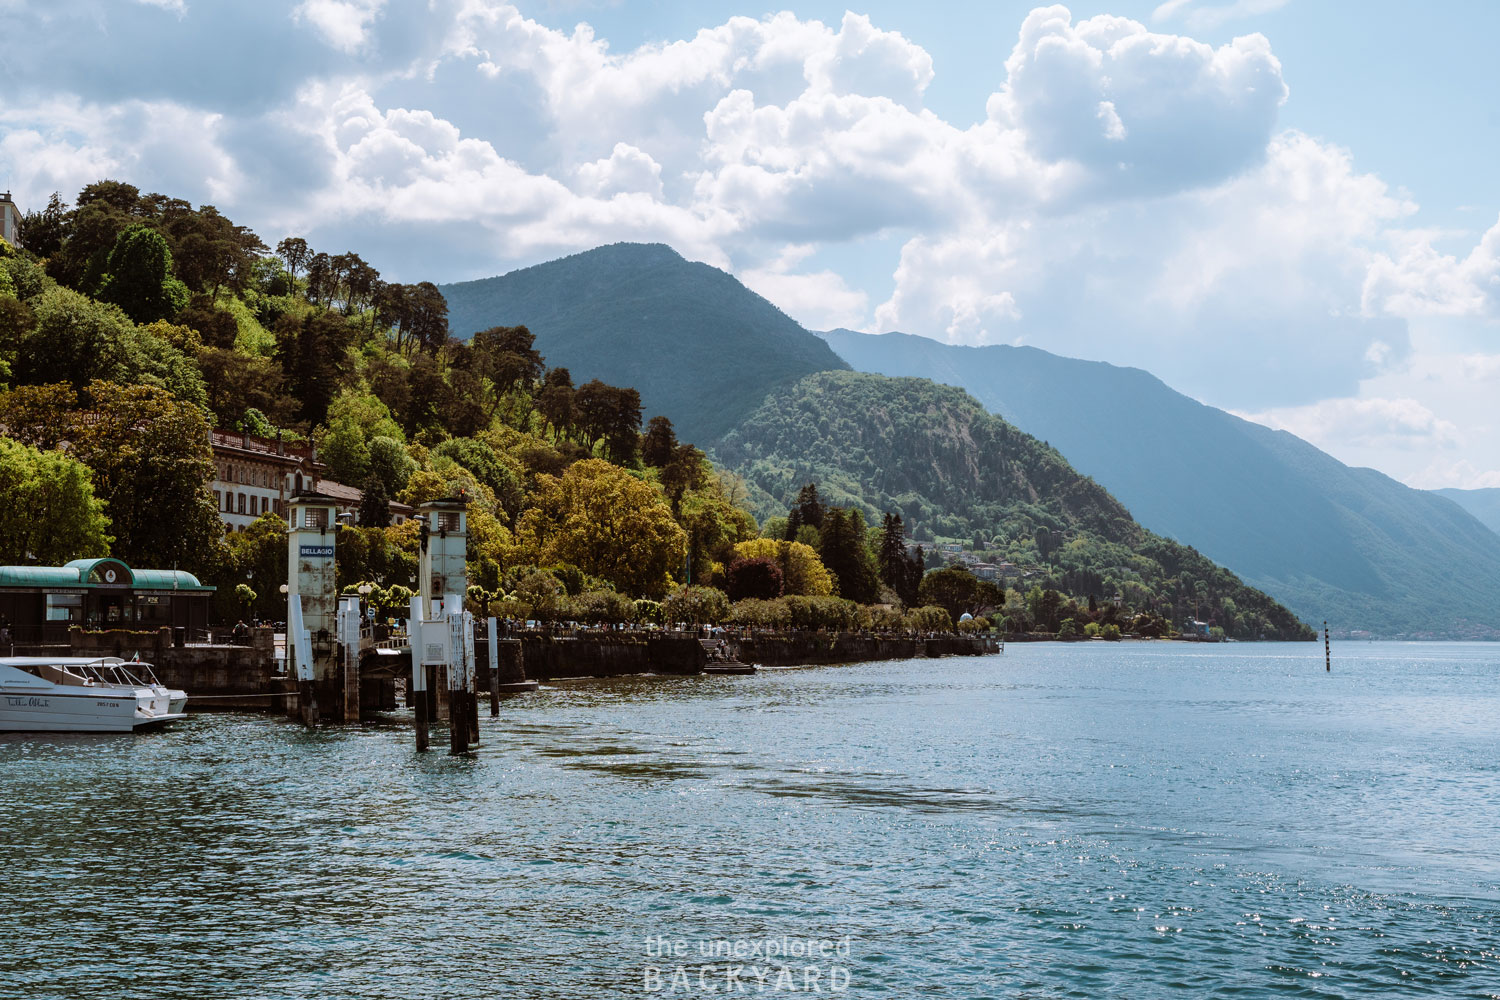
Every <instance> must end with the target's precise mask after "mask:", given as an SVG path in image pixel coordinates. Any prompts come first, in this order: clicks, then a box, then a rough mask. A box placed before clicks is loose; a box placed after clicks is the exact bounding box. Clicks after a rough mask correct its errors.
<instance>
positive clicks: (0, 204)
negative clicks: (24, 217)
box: [0, 191, 21, 246]
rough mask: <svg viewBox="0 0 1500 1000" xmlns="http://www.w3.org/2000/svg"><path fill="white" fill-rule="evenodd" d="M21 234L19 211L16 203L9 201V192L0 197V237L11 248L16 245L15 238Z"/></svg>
mask: <svg viewBox="0 0 1500 1000" xmlns="http://www.w3.org/2000/svg"><path fill="white" fill-rule="evenodd" d="M20 234H21V210H20V209H19V208H17V207H16V203H15V202H13V201H11V200H10V192H9V191H7V192H5V193H4V194H3V195H0V237H4V238H5V242H7V243H9V244H10V245H11V246H15V245H16V238H17V237H18V236H20Z"/></svg>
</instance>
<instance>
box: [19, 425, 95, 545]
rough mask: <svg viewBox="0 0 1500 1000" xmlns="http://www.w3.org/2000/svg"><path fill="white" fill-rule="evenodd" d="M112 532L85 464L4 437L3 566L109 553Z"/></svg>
mask: <svg viewBox="0 0 1500 1000" xmlns="http://www.w3.org/2000/svg"><path fill="white" fill-rule="evenodd" d="M108 528H109V518H108V517H106V516H105V510H104V501H102V500H101V499H100V498H98V497H96V496H95V495H94V487H93V482H92V477H91V476H90V473H89V470H88V468H87V467H86V466H85V465H84V464H83V463H82V462H79V461H77V460H75V459H73V458H70V457H69V456H68V455H65V454H64V453H62V452H60V451H39V450H37V449H36V448H32V447H29V446H27V445H24V444H21V443H20V442H18V441H13V440H11V439H10V438H6V437H0V564H10V565H19V564H24V563H41V564H42V565H44V566H60V565H62V564H63V563H65V562H67V561H69V560H70V559H81V558H84V557H86V556H102V555H107V554H108V553H109V543H110V538H109V535H108V534H107V533H106V532H107V530H108Z"/></svg>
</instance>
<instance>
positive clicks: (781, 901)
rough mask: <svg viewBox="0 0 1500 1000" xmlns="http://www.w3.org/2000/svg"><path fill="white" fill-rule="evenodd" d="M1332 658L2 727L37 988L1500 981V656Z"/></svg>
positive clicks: (163, 992)
mask: <svg viewBox="0 0 1500 1000" xmlns="http://www.w3.org/2000/svg"><path fill="white" fill-rule="evenodd" d="M1322 652H1323V651H1322V646H1321V644H1319V645H1317V646H1316V647H1315V646H1313V645H1312V644H1303V645H1295V646H1293V645H1287V646H1258V645H1239V646H1235V645H1228V646H1218V647H1186V648H1184V647H1182V646H1166V645H1130V644H1122V645H1115V644H1103V643H1093V644H1087V645H1083V644H1080V645H1068V646H1058V645H1050V644H1047V645H1013V646H1010V647H1009V648H1008V649H1007V651H1006V652H1005V653H1004V654H1003V655H1002V656H995V657H989V658H984V659H944V660H928V661H908V662H901V663H877V664H866V665H857V666H850V667H826V668H816V669H802V670H777V671H766V672H763V673H761V674H759V675H758V676H754V677H700V678H654V677H653V678H626V679H620V680H614V681H587V682H572V683H562V684H559V685H557V686H555V687H553V688H551V689H548V690H543V691H542V692H540V693H538V694H535V695H529V696H524V697H520V698H516V699H514V700H511V701H508V702H507V703H505V704H504V705H503V706H502V708H501V713H500V716H499V718H496V719H491V718H489V716H488V708H487V706H486V707H485V708H484V709H483V710H482V712H483V718H482V719H481V727H482V734H481V740H482V744H483V745H482V747H481V749H480V750H479V751H478V753H477V754H476V755H474V756H473V757H472V758H450V757H448V756H446V755H445V754H444V753H441V752H438V751H434V752H430V753H428V754H425V755H421V756H418V755H417V754H416V753H414V752H413V749H412V742H411V736H410V729H409V716H406V715H405V714H403V713H396V714H393V715H391V716H389V717H386V718H383V719H381V720H379V721H376V722H372V723H369V724H367V725H365V726H364V727H361V728H329V729H324V730H319V731H317V732H315V733H308V732H306V731H304V730H302V729H301V728H300V727H298V726H297V725H295V724H293V723H291V722H289V721H286V720H281V719H274V718H270V717H265V716H254V715H204V716H196V717H194V718H192V719H190V720H188V721H186V722H184V723H179V724H177V725H176V726H175V728H173V729H171V730H169V731H165V732H158V733H152V734H143V735H138V736H123V737H81V736H74V737H61V736H59V737H43V738H37V737H21V736H17V735H0V837H3V844H4V851H3V858H4V861H5V864H4V871H3V876H0V940H3V941H4V947H0V996H5V997H11V996H15V997H28V998H41V997H54V996H56V997H85V996H87V997H137V996H139V997H145V996H194V997H256V998H280V997H314V996H317V997H329V998H342V997H424V996H452V997H474V998H477V997H492V996H507V997H511V996H514V997H567V998H581V997H616V996H622V997H629V996H677V997H682V996H719V997H722V996H724V995H725V990H726V988H727V987H726V983H728V982H730V981H729V980H727V979H725V978H724V976H725V975H726V973H725V972H724V969H725V967H726V966H727V965H728V964H729V963H728V961H727V960H724V959H714V958H711V957H702V956H700V955H699V953H698V951H697V948H698V943H699V942H701V941H713V940H718V939H727V940H729V941H730V942H733V941H736V940H738V941H741V942H764V941H765V940H767V939H772V940H774V941H780V940H781V938H782V936H783V935H785V936H786V937H787V939H788V940H790V939H792V938H796V939H799V940H800V939H805V938H817V939H839V938H845V936H847V940H846V943H845V945H844V947H845V949H846V954H844V955H839V954H838V953H836V952H835V953H834V955H833V956H832V957H828V958H824V957H819V958H817V959H814V960H803V959H797V960H786V961H782V960H780V959H778V960H775V961H771V960H767V959H764V958H760V957H756V958H752V959H747V960H745V964H747V965H753V966H756V967H761V968H762V969H763V971H764V970H765V969H771V970H775V969H776V968H778V967H779V966H781V965H786V966H790V967H795V968H797V969H801V968H803V967H805V966H807V965H808V964H809V962H810V961H811V962H812V964H813V965H814V966H815V967H817V968H818V969H819V972H820V974H823V975H835V977H836V975H837V974H836V973H832V972H831V970H832V969H834V968H835V967H840V968H843V969H845V970H846V975H847V977H848V987H847V989H846V990H844V991H843V995H846V996H852V997H867V996H891V997H903V998H904V997H918V996H942V997H960V998H971V997H1105V996H1111V997H1112V996H1120V997H1159V996H1169V995H1179V996H1184V997H1262V996H1265V997H1270V996H1276V997H1282V996H1291V997H1350V996H1391V997H1413V996H1465V997H1467V996H1478V997H1485V996H1490V997H1495V996H1500V822H1497V821H1500V648H1497V647H1495V646H1486V645H1430V644H1429V645H1404V644H1362V645H1356V644H1352V643H1351V644H1345V645H1344V646H1342V648H1340V647H1338V646H1336V647H1335V650H1334V653H1335V663H1334V672H1333V673H1332V674H1326V673H1325V672H1324V670H1323V663H1322ZM445 744H446V737H445V734H444V733H443V732H442V731H435V732H434V737H433V745H434V746H435V747H437V746H444V745H445ZM658 936H660V937H661V938H662V939H665V940H666V941H668V942H682V943H683V944H684V946H685V949H686V950H685V954H684V956H683V957H669V958H662V957H659V956H657V955H655V954H648V952H647V939H648V938H650V939H652V940H653V941H654V940H655V939H656V938H657V937H658ZM736 964H739V963H736ZM677 965H682V966H684V967H685V970H686V974H687V975H689V976H690V977H691V990H687V989H684V988H683V984H684V983H686V982H688V980H687V979H683V978H679V979H678V980H676V987H675V989H674V982H673V980H672V979H671V978H670V977H671V975H672V973H673V970H674V968H675V966H677ZM652 969H659V970H661V971H660V973H659V975H660V976H661V978H660V979H659V980H653V979H652V978H651V976H652ZM704 970H708V971H707V972H706V974H705V978H704V979H702V980H701V981H700V980H699V978H698V977H699V975H700V973H703V971H704ZM797 974H798V975H799V976H803V973H801V972H798V973H797ZM746 975H751V973H749V972H747V973H746ZM715 977H717V978H715ZM835 981H836V982H837V983H838V984H840V985H841V984H842V981H841V980H835ZM829 982H830V981H829V980H826V979H825V980H821V981H820V980H817V979H813V980H811V981H808V980H807V979H806V978H798V979H795V980H794V979H792V978H791V977H790V976H788V977H786V978H782V979H780V981H779V983H778V981H777V977H776V976H775V975H770V976H768V977H767V978H766V979H765V980H763V981H757V980H756V979H754V978H753V976H752V978H749V980H748V982H744V981H741V984H740V987H739V988H740V989H741V990H743V991H744V995H753V994H754V993H755V992H756V990H757V989H760V990H763V992H762V993H761V995H766V996H770V995H777V994H778V993H779V994H780V995H794V994H792V993H791V991H790V990H788V988H787V987H788V984H791V985H795V986H797V987H804V986H807V987H811V986H817V987H820V988H823V989H824V990H825V994H826V992H827V989H826V985H825V984H827V983H829ZM778 986H779V989H778ZM712 988H717V989H718V993H709V992H708V989H712ZM795 995H805V994H804V993H802V992H800V991H799V993H798V994H795Z"/></svg>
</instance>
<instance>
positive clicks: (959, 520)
mask: <svg viewBox="0 0 1500 1000" xmlns="http://www.w3.org/2000/svg"><path fill="white" fill-rule="evenodd" d="M716 457H717V458H718V459H719V460H720V461H721V462H723V463H724V464H726V465H727V466H729V467H730V468H732V469H734V470H735V471H738V472H739V473H740V474H742V475H744V476H745V477H746V478H747V479H748V480H749V481H750V482H751V483H752V484H753V485H754V486H755V487H757V488H758V489H760V490H763V491H764V492H765V494H767V495H769V497H770V500H769V501H768V502H767V503H766V509H764V510H762V511H761V514H762V515H763V516H764V515H768V514H771V513H784V512H785V510H786V505H787V504H788V503H789V502H790V501H791V500H792V498H793V497H794V496H795V495H796V493H797V490H798V488H799V487H800V486H801V485H802V484H803V483H807V482H817V483H818V485H819V488H820V490H821V491H822V493H823V494H824V496H825V498H826V499H827V500H828V501H829V502H831V503H835V504H841V505H852V506H858V507H860V508H861V509H862V510H863V511H864V512H865V516H866V520H867V521H869V522H871V523H878V518H879V515H880V514H881V513H884V512H886V511H891V512H896V513H900V514H901V515H902V517H903V519H904V520H905V521H906V523H907V524H908V526H910V527H914V528H915V529H916V530H917V532H918V534H919V536H920V535H925V534H926V533H927V532H928V531H933V530H935V531H937V532H938V533H939V534H942V535H945V536H948V537H954V536H958V537H964V538H968V537H971V536H973V535H976V534H978V535H982V536H983V539H984V540H985V542H986V546H987V547H993V548H995V549H999V550H1001V551H1003V552H1004V553H1005V557H1006V558H1007V559H1008V560H1010V561H1012V562H1014V563H1015V564H1016V565H1017V566H1018V567H1022V568H1034V569H1035V573H1034V574H1033V575H1035V576H1036V577H1037V578H1039V579H1047V578H1050V579H1064V578H1066V579H1068V580H1070V581H1072V583H1073V586H1071V587H1070V588H1069V589H1071V590H1073V592H1075V593H1082V592H1084V591H1088V592H1091V593H1093V594H1094V595H1095V596H1097V597H1104V598H1108V597H1109V596H1111V595H1113V594H1114V593H1115V592H1116V591H1117V590H1124V591H1127V592H1128V593H1129V594H1131V595H1138V596H1136V597H1134V598H1133V600H1134V601H1140V602H1143V603H1148V604H1149V603H1150V602H1151V600H1155V601H1160V602H1165V604H1164V605H1163V608H1162V609H1163V610H1164V611H1167V612H1169V613H1171V614H1174V615H1177V616H1179V617H1178V620H1181V618H1180V615H1181V614H1182V613H1183V612H1184V611H1186V612H1187V613H1202V614H1204V615H1205V616H1207V615H1209V614H1214V615H1216V616H1217V620H1219V621H1220V622H1224V623H1230V622H1233V621H1234V620H1235V619H1236V617H1237V616H1238V618H1239V620H1240V621H1241V623H1242V624H1244V625H1245V631H1243V632H1242V633H1241V634H1252V635H1253V634H1262V635H1267V636H1268V637H1269V636H1279V637H1284V638H1293V637H1297V636H1299V635H1305V633H1306V630H1305V628H1304V627H1303V626H1301V625H1300V624H1299V623H1298V622H1297V621H1296V619H1295V618H1294V617H1293V615H1292V614H1291V613H1290V612H1289V611H1287V610H1286V609H1285V608H1283V607H1281V606H1280V605H1277V604H1276V603H1275V602H1273V601H1272V600H1271V599H1270V598H1268V597H1266V596H1265V595H1264V594H1261V593H1258V592H1256V591H1254V590H1251V589H1250V588H1248V587H1246V586H1244V585H1243V584H1242V583H1241V582H1240V581H1239V580H1238V579H1237V578H1236V577H1235V576H1234V575H1233V574H1231V573H1229V572H1228V571H1226V570H1224V569H1222V568H1220V567H1218V566H1215V565H1213V564H1212V563H1211V562H1210V561H1209V560H1208V559H1206V558H1204V557H1203V556H1201V555H1199V554H1198V553H1197V552H1196V551H1194V550H1192V549H1190V548H1188V547H1186V546H1183V545H1179V544H1178V543H1176V542H1172V541H1169V540H1167V539H1163V538H1160V537H1158V536H1155V535H1153V534H1151V533H1150V532H1148V531H1146V530H1145V529H1144V528H1142V527H1141V526H1140V525H1139V524H1137V523H1136V522H1135V521H1134V520H1132V518H1131V516H1130V514H1129V512H1128V511H1126V510H1125V508H1124V507H1122V506H1121V505H1120V503H1119V502H1118V501H1117V500H1115V498H1114V497H1112V496H1110V495H1109V493H1108V492H1106V491H1105V490H1104V489H1103V488H1102V487H1101V486H1099V485H1098V484H1097V483H1095V482H1093V481H1092V480H1090V479H1086V478H1084V477H1083V476H1081V475H1079V474H1078V473H1077V472H1075V471H1074V470H1073V469H1072V468H1071V467H1070V466H1069V465H1068V463H1067V462H1066V461H1064V459H1063V458H1062V456H1061V455H1059V454H1058V453H1057V451H1056V450H1054V449H1053V448H1050V447H1048V446H1046V445H1045V444H1043V443H1042V442H1040V441H1038V440H1037V439H1036V438H1034V437H1032V436H1030V435H1028V434H1025V433H1022V432H1021V431H1019V430H1017V429H1016V428H1015V427H1013V426H1011V425H1010V424H1008V423H1006V422H1005V421H1004V420H1001V419H999V418H998V417H995V416H993V415H992V414H989V413H987V412H985V410H984V408H983V407H982V406H980V404H979V403H978V402H977V401H976V400H975V399H973V398H972V397H971V396H969V395H968V394H967V393H965V392H963V391H961V390H958V389H954V388H951V387H949V386H941V385H936V384H934V383H932V382H930V381H927V380H925V379H913V378H901V379H894V378H884V377H881V376H878V375H865V374H857V373H853V372H823V373H820V374H816V375H811V376H809V377H807V378H805V379H803V380H802V381H800V382H797V383H796V384H795V385H792V386H789V387H787V388H784V389H781V390H778V391H777V392H775V393H773V394H772V395H771V396H770V397H769V398H767V400H766V401H765V403H764V404H763V405H761V406H760V407H759V408H758V409H757V410H755V412H753V413H751V414H750V415H749V417H748V418H747V419H746V420H745V421H744V422H743V423H742V424H741V425H740V426H739V427H738V428H737V429H735V430H734V431H732V432H730V434H729V435H728V436H726V437H725V438H724V439H723V441H721V442H720V443H719V445H718V447H717V449H716ZM1012 582H1013V583H1021V579H1020V577H1019V576H1018V577H1017V578H1016V579H1013V581H1012ZM1026 585H1027V584H1022V586H1023V587H1024V586H1026ZM1141 588H1143V589H1144V591H1149V592H1150V597H1149V598H1148V597H1146V596H1145V595H1144V593H1143V592H1142V590H1141ZM1205 620H1206V619H1205Z"/></svg>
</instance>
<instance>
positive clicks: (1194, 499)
mask: <svg viewBox="0 0 1500 1000" xmlns="http://www.w3.org/2000/svg"><path fill="white" fill-rule="evenodd" d="M822 336H823V337H824V338H825V339H826V340H827V341H828V343H829V344H830V345H831V346H832V347H833V348H834V349H835V350H836V351H838V352H839V354H840V356H842V357H843V358H844V359H845V360H846V361H848V362H849V363H850V364H851V365H853V366H854V367H855V368H857V369H859V370H862V371H870V372H880V373H883V374H887V375H915V376H921V377H924V378H931V379H934V380H936V381H939V382H944V383H946V384H949V385H956V386H961V387H963V388H965V389H967V390H968V391H970V392H972V393H973V394H974V395H975V396H976V397H977V398H978V399H979V400H980V401H981V402H982V403H983V404H984V405H985V406H986V407H988V408H989V409H990V410H992V411H993V412H995V413H998V414H1000V415H1002V416H1004V417H1005V418H1006V419H1007V420H1010V421H1011V422H1013V423H1014V424H1016V425H1017V426H1018V427H1021V428H1022V429H1024V430H1026V431H1027V432H1029V433H1031V434H1035V435H1036V436H1037V437H1040V438H1043V439H1045V440H1047V441H1048V442H1050V443H1051V444H1052V445H1053V446H1055V447H1057V448H1058V449H1059V450H1060V451H1061V452H1062V454H1063V455H1065V456H1066V457H1067V459H1068V461H1069V462H1071V463H1072V464H1073V465H1074V467H1075V468H1077V469H1078V470H1079V471H1081V472H1083V473H1085V474H1087V475H1090V476H1093V477H1094V478H1095V479H1097V480H1098V481H1099V482H1100V483H1101V484H1102V485H1103V486H1104V487H1106V488H1107V489H1108V490H1109V491H1110V492H1111V493H1112V494H1114V495H1115V496H1116V497H1118V498H1119V499H1120V501H1121V502H1123V503H1124V504H1125V505H1126V506H1128V507H1129V508H1130V510H1131V511H1132V512H1133V513H1134V515H1135V517H1136V518H1137V519H1138V520H1139V521H1140V522H1141V524H1143V525H1145V526H1146V527H1148V528H1150V529H1152V530H1153V531H1157V532H1160V533H1162V534H1164V535H1167V536H1169V537H1172V538H1177V539H1180V540H1182V541H1185V542H1191V543H1192V544H1193V545H1194V546H1196V547H1197V548H1198V549H1199V550H1201V551H1202V552H1203V553H1204V554H1205V555H1207V556H1209V557H1210V558H1212V559H1213V560H1215V561H1216V562H1219V563H1221V564H1223V565H1225V566H1228V567H1230V568H1232V569H1233V570H1234V571H1235V572H1237V573H1239V574H1240V575H1241V576H1243V577H1244V578H1245V580H1246V581H1247V582H1249V583H1251V584H1252V585H1254V586H1257V587H1260V588H1261V589H1263V590H1265V591H1266V592H1267V593H1269V594H1271V595H1272V596H1274V597H1276V598H1277V599H1278V600H1281V601H1283V602H1284V603H1286V604H1287V605H1288V606H1289V607H1290V608H1292V610H1294V611H1295V612H1297V613H1298V614H1299V615H1301V616H1303V617H1304V618H1308V619H1312V620H1315V621H1322V620H1323V619H1325V618H1326V619H1327V620H1329V621H1330V622H1331V623H1333V624H1334V625H1335V626H1336V627H1343V628H1349V629H1366V630H1369V631H1371V632H1375V633H1378V634H1382V635H1397V634H1406V635H1412V636H1417V635H1427V636H1445V637H1467V638H1500V536H1497V535H1496V534H1495V533H1494V532H1492V531H1489V530H1487V529H1486V528H1485V527H1484V526H1483V525H1482V524H1480V523H1479V522H1478V521H1476V520H1475V519H1474V518H1473V517H1472V516H1470V515H1469V514H1468V513H1465V512H1464V511H1463V510H1461V509H1460V508H1459V507H1458V506H1457V505H1456V504H1455V503H1453V502H1451V501H1450V500H1449V499H1447V498H1446V497H1442V496H1436V495H1434V494H1432V493H1428V492H1424V491H1421V490H1413V489H1410V488H1408V487H1406V486H1403V485H1402V484H1400V483H1398V482H1396V481H1394V480H1392V479H1390V478H1388V477H1386V476H1384V475H1382V474H1380V473H1378V472H1375V471H1373V470H1370V469H1353V468H1349V467H1348V466H1345V465H1343V464H1342V463H1340V462H1338V461H1337V460H1335V459H1334V458H1332V457H1330V456H1328V455H1326V454H1324V453H1323V452H1321V451H1319V450H1318V449H1316V448H1314V447H1313V446H1312V445H1309V444H1307V443H1306V442H1305V441H1302V440H1301V439H1300V438H1297V437H1294V436H1293V435H1291V434H1287V433H1285V432H1280V431H1273V430H1270V429H1268V428H1266V427H1262V426H1261V425H1259V424H1254V423H1250V422H1248V421H1245V420H1241V419H1239V418H1238V417H1234V416H1232V415H1230V414H1228V413H1225V412H1223V411H1222V410H1217V409H1214V408H1212V407H1209V406H1204V405H1203V404H1201V403H1198V402H1196V401H1195V400H1192V399H1189V398H1188V397H1186V396H1184V395H1182V394H1180V393H1178V392H1175V391H1173V390H1172V389H1170V388H1169V387H1168V386H1166V385H1165V384H1163V383H1162V382H1161V381H1160V380H1158V379H1157V378H1155V377H1154V376H1152V375H1150V374H1148V373H1147V372H1144V371H1140V370H1138V369H1133V368H1118V367H1115V366H1113V365H1107V364H1101V363H1098V362H1088V361H1077V360H1074V359H1071V358H1062V357H1058V356H1056V355H1053V354H1049V353H1047V352H1045V351H1040V350H1037V349H1035V348H1028V347H1006V346H993V347H980V348H974V347H956V346H950V345H945V344H939V343H937V342H936V341H933V340H929V339H927V338H923V337H913V336H909V335H906V334H885V335H883V336H870V335H867V334H860V333H854V332H851V331H848V330H835V331H832V332H829V333H826V334H822Z"/></svg>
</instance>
